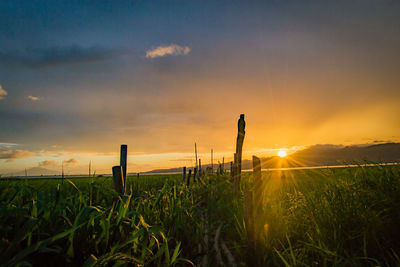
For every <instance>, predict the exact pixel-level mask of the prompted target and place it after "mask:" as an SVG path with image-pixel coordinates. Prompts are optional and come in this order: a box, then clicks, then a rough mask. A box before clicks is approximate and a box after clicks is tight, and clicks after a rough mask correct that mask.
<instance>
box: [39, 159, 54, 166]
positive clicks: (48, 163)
mask: <svg viewBox="0 0 400 267" xmlns="http://www.w3.org/2000/svg"><path fill="white" fill-rule="evenodd" d="M39 166H40V167H43V166H57V162H56V161H55V160H44V161H41V162H39Z"/></svg>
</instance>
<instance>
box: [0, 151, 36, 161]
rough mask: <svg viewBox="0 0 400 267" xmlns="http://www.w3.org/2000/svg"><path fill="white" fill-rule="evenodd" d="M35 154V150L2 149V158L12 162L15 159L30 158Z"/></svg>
mask: <svg viewBox="0 0 400 267" xmlns="http://www.w3.org/2000/svg"><path fill="white" fill-rule="evenodd" d="M34 155H35V153H34V152H31V151H28V150H21V149H16V150H11V149H10V150H4V151H0V159H5V160H6V162H11V161H13V160H15V159H22V158H29V157H32V156H34Z"/></svg>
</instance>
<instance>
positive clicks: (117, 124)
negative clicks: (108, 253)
mask: <svg viewBox="0 0 400 267" xmlns="http://www.w3.org/2000/svg"><path fill="white" fill-rule="evenodd" d="M0 14H1V15H0V174H1V173H3V174H4V173H9V172H13V171H20V170H23V169H24V168H31V167H38V166H40V167H45V168H49V169H52V170H53V169H54V170H60V168H61V163H62V162H64V163H65V166H66V169H67V171H68V172H70V173H82V172H86V170H87V168H88V167H87V166H88V163H89V161H92V166H93V167H92V168H93V169H95V170H96V172H97V173H110V172H111V167H112V166H113V165H118V163H119V147H120V145H121V144H127V145H128V155H129V157H128V171H130V172H136V171H146V170H151V169H157V168H168V167H178V166H185V165H186V166H190V165H193V164H194V155H193V152H194V143H195V142H197V144H198V150H199V154H200V157H201V158H203V163H208V162H209V161H210V150H211V149H214V151H215V159H216V160H221V158H222V157H225V159H226V160H231V159H232V155H233V152H234V150H235V142H236V134H237V120H238V118H239V115H240V114H242V113H244V114H245V119H246V137H245V142H244V147H243V149H244V157H250V156H251V155H252V154H255V155H261V156H263V155H275V154H276V153H277V150H279V149H281V148H285V149H287V150H288V152H291V151H295V150H296V149H299V148H303V147H306V146H309V145H314V144H344V145H349V144H360V143H372V142H374V141H395V142H396V141H400V116H399V115H400V105H399V101H400V88H399V86H400V75H399V70H400V49H399V47H400V2H399V1H389V0H386V1H384V0H374V1H372V0H359V1H356V0H346V1H307V0H306V1H297V0H296V1H295V0H292V1H289V0H275V1H195V0H190V1H188V0H184V1H103V0H98V1H73V0H68V1H42V0H35V1H32V0H29V1H22V0H15V1H0Z"/></svg>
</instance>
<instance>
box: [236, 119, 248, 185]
mask: <svg viewBox="0 0 400 267" xmlns="http://www.w3.org/2000/svg"><path fill="white" fill-rule="evenodd" d="M245 127H246V122H245V121H244V114H240V118H239V120H238V135H237V139H236V164H235V165H236V166H235V167H234V168H235V171H234V172H235V179H236V181H235V183H236V186H237V188H236V190H237V192H238V191H239V187H240V179H241V174H242V148H243V141H244V135H245V131H244V129H245Z"/></svg>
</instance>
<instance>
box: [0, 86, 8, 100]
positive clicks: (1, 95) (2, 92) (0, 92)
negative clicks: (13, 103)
mask: <svg viewBox="0 0 400 267" xmlns="http://www.w3.org/2000/svg"><path fill="white" fill-rule="evenodd" d="M6 95H8V93H7V91H6V90H4V89H3V87H2V86H1V84H0V100H1V99H4V97H6Z"/></svg>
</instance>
